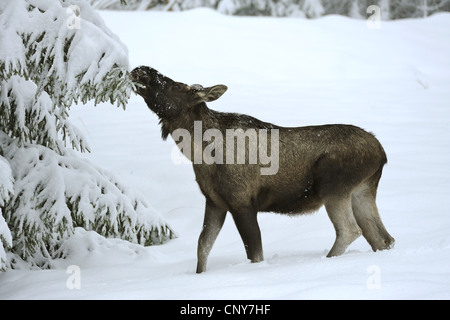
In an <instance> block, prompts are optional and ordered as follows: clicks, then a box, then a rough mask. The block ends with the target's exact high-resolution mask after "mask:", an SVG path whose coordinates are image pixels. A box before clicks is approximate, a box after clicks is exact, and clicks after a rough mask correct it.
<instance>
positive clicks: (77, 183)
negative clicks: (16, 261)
mask: <svg viewBox="0 0 450 320" xmlns="http://www.w3.org/2000/svg"><path fill="white" fill-rule="evenodd" d="M0 148H1V149H2V150H3V153H4V154H3V156H4V157H5V158H6V160H7V161H8V163H9V164H10V166H11V169H12V172H13V175H14V180H15V184H14V190H13V191H14V195H13V196H12V197H11V200H10V201H9V202H8V203H7V205H6V206H5V207H4V212H3V214H4V216H5V218H6V220H7V221H8V224H9V225H10V229H11V233H12V235H13V237H12V239H13V240H12V244H11V237H7V238H5V239H6V240H7V241H6V243H7V244H9V245H12V251H14V252H15V253H16V254H18V255H19V256H20V257H21V258H22V259H23V260H25V261H28V262H31V263H33V264H35V265H37V266H40V267H46V266H48V264H49V263H51V260H52V259H55V258H59V257H61V256H63V254H64V252H61V250H60V247H61V245H62V243H63V242H64V241H65V240H67V239H68V238H69V237H70V236H71V235H72V234H73V233H74V229H75V228H76V227H82V228H84V229H86V230H93V231H96V232H98V233H100V234H102V235H103V236H105V237H115V238H121V239H123V240H127V241H130V242H133V243H138V244H141V245H146V246H147V245H155V244H162V243H164V242H166V241H167V240H169V239H171V238H173V237H175V233H174V232H173V231H172V229H171V228H170V226H169V225H168V224H166V223H165V222H164V220H163V219H162V217H161V216H160V214H159V213H158V212H157V211H156V210H155V209H153V207H152V206H151V205H150V204H149V203H148V202H147V201H146V200H145V199H144V198H143V197H142V196H140V195H139V194H137V193H136V192H135V191H134V190H132V189H130V188H127V187H126V186H124V185H122V183H120V181H118V180H117V179H116V178H115V177H114V176H113V175H112V174H111V173H109V172H107V171H105V170H102V169H100V168H97V167H95V166H94V165H93V164H92V163H90V162H89V161H88V160H85V159H81V158H79V157H78V156H77V154H76V153H75V152H74V151H72V150H69V149H67V150H66V151H65V152H64V153H63V154H58V153H56V152H54V151H52V150H50V149H48V148H45V147H42V146H40V145H34V144H27V145H25V146H23V147H22V148H19V147H18V140H17V139H11V138H10V137H8V136H7V135H6V134H4V133H2V132H0ZM3 163H4V161H2V158H0V166H1V165H2V164H3ZM1 169H2V168H1V167H0V173H1V172H2V170H1ZM6 187H7V188H8V189H7V190H8V191H9V192H11V191H12V190H11V185H9V184H7V185H6ZM1 191H2V189H1V188H0V196H2V195H4V193H1ZM0 204H1V203H0ZM2 223H3V221H2V220H1V219H0V235H1V234H2V233H1V231H2ZM0 248H1V247H0ZM1 253H2V252H1V249H0V256H1Z"/></svg>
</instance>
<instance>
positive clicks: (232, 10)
mask: <svg viewBox="0 0 450 320" xmlns="http://www.w3.org/2000/svg"><path fill="white" fill-rule="evenodd" d="M89 1H90V3H91V5H92V6H93V7H94V8H97V9H114V10H166V11H180V10H188V9H193V8H198V7H207V8H212V9H215V10H218V11H219V12H221V13H224V14H231V15H243V16H276V17H285V16H296V17H304V18H318V17H321V16H325V15H330V14H338V15H343V16H348V17H352V18H358V19H365V18H366V17H367V8H368V7H369V6H371V5H377V6H379V7H380V8H381V11H382V18H383V19H384V20H393V19H404V18H423V17H427V16H430V15H432V14H434V13H436V12H442V11H450V0H339V1H337V0H126V4H124V3H123V2H124V1H123V0H89Z"/></svg>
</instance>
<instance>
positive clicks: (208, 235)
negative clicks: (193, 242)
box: [197, 200, 227, 273]
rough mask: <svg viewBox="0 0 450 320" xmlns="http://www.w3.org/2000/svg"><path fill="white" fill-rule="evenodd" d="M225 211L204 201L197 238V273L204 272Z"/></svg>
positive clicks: (225, 213)
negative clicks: (204, 206) (202, 218)
mask: <svg viewBox="0 0 450 320" xmlns="http://www.w3.org/2000/svg"><path fill="white" fill-rule="evenodd" d="M226 215H227V211H226V210H224V209H222V208H219V207H217V206H215V205H214V204H212V203H211V202H210V201H208V200H206V208H205V218H204V221H203V229H202V232H201V233H200V237H199V238H198V247H197V273H201V272H204V271H205V270H206V262H207V260H208V256H209V253H210V252H211V249H212V247H213V244H214V242H215V241H216V238H217V236H218V234H219V232H220V230H221V229H222V226H223V223H224V221H225V217H226Z"/></svg>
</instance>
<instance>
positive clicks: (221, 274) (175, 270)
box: [0, 9, 450, 299]
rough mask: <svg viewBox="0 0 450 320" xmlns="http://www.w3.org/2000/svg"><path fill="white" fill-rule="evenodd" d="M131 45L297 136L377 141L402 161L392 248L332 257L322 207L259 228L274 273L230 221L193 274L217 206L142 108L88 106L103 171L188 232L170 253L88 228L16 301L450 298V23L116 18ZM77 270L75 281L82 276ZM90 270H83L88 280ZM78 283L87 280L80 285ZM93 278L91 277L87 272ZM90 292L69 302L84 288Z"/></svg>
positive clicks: (231, 107)
mask: <svg viewBox="0 0 450 320" xmlns="http://www.w3.org/2000/svg"><path fill="white" fill-rule="evenodd" d="M102 16H103V18H104V19H105V21H106V24H107V25H108V26H109V27H110V28H111V29H112V30H113V31H114V32H115V33H117V34H118V35H119V36H120V38H121V39H122V41H123V42H124V43H125V44H126V45H127V46H128V49H129V55H130V62H131V66H132V67H134V66H137V65H141V64H145V65H151V66H153V67H155V68H157V69H159V70H160V71H161V72H162V73H164V74H166V75H168V76H170V77H172V78H173V79H175V80H178V81H182V82H185V83H188V84H192V83H201V84H203V85H214V84H219V83H223V84H226V85H227V86H228V87H229V90H228V92H227V93H226V94H225V95H224V96H223V97H222V98H221V99H219V100H218V101H217V102H214V103H211V104H210V107H211V108H214V109H217V110H221V111H237V112H242V113H248V114H251V115H253V116H256V117H258V118H260V119H262V120H265V121H270V122H275V123H277V124H279V125H285V126H301V125H309V124H324V123H351V124H355V125H359V126H361V127H363V128H366V129H367V130H370V131H373V132H374V133H376V135H377V137H378V138H379V140H380V141H381V142H382V143H383V145H384V146H385V149H386V152H387V154H388V158H389V163H388V165H387V166H386V167H385V171H384V175H383V177H382V179H381V183H380V187H379V193H378V206H379V209H380V212H381V216H382V219H383V221H384V224H385V225H386V227H387V229H388V231H389V232H390V233H391V235H392V236H394V237H395V238H396V246H395V248H394V249H393V250H390V251H383V252H377V253H373V252H372V251H371V250H370V247H369V245H368V244H367V242H365V240H364V239H363V238H360V239H358V240H357V241H355V242H354V243H353V244H352V245H351V246H350V248H349V250H348V252H347V253H346V254H345V255H342V256H340V257H337V258H332V259H327V258H325V256H326V254H327V252H328V250H329V249H330V248H331V246H332V244H333V241H334V237H335V235H334V229H333V227H332V225H331V222H330V221H329V219H328V217H327V215H326V212H325V211H324V209H321V210H320V211H319V212H317V213H316V214H314V215H307V216H301V217H297V218H289V217H285V216H281V215H275V214H269V213H264V214H260V216H259V221H260V227H261V232H262V237H263V246H264V254H265V258H266V260H265V261H264V262H262V263H258V264H251V263H249V262H248V261H247V260H246V257H245V252H244V248H243V245H242V242H241V239H240V237H239V234H238V233H237V230H236V228H235V226H234V224H233V221H232V219H231V217H228V218H227V221H226V222H225V226H224V228H223V230H222V232H221V234H220V235H219V237H218V239H217V241H216V244H215V246H214V248H213V250H212V252H211V255H210V259H209V263H208V271H207V272H206V273H203V274H200V275H197V274H195V273H194V272H195V266H196V245H197V238H198V235H199V233H200V229H201V225H202V219H203V210H204V209H203V206H204V198H203V196H202V195H201V194H200V191H199V189H198V187H197V185H196V182H195V180H194V175H193V171H192V168H191V166H190V165H186V164H175V163H174V162H173V161H172V158H171V152H172V150H173V148H174V146H175V144H174V143H173V141H171V140H170V138H169V139H168V141H166V142H163V141H162V140H161V138H160V131H159V130H160V129H159V126H158V121H157V118H156V116H155V115H154V114H153V113H152V112H151V111H149V110H148V109H147V107H146V105H145V103H144V101H143V100H142V99H141V98H139V97H137V96H133V98H132V99H131V100H130V103H129V105H128V107H127V110H126V111H123V110H122V109H117V108H116V107H113V106H110V105H107V104H105V105H101V106H98V107H96V108H93V107H92V105H91V104H90V105H88V106H74V107H73V109H72V112H71V118H72V121H73V122H74V123H75V124H76V125H78V126H79V128H80V129H82V130H84V131H85V132H86V134H87V136H88V138H89V141H90V144H91V147H92V148H91V149H92V154H90V155H86V157H89V158H90V159H91V160H92V161H93V162H95V163H96V164H99V165H101V166H102V167H104V168H107V169H109V170H111V171H113V172H114V173H116V174H117V175H118V176H119V178H121V179H122V180H123V181H124V182H127V183H128V184H130V185H134V186H135V188H136V189H137V190H138V191H140V192H141V193H143V194H144V195H145V196H146V197H147V198H148V200H149V202H150V203H152V204H153V206H154V207H155V208H157V209H158V210H159V211H160V212H161V213H162V214H163V215H164V217H165V218H166V220H168V221H169V223H170V224H171V225H172V226H173V228H174V229H175V230H176V231H177V232H178V234H179V237H178V238H177V239H175V240H172V241H170V242H169V243H167V244H165V245H163V246H157V247H147V248H143V247H141V246H137V245H132V244H129V243H126V242H124V241H121V240H116V239H113V240H107V239H104V238H102V237H100V236H98V235H96V234H94V233H92V232H85V231H83V230H77V233H76V235H75V236H74V237H72V238H71V239H70V243H69V244H68V245H69V246H70V248H71V250H70V254H69V257H68V258H67V259H66V260H62V261H59V262H58V265H59V266H60V268H59V269H56V270H44V271H27V270H12V271H8V272H6V273H2V274H0V298H2V299H19V298H22V299H450V232H449V230H450V215H449V214H450V212H449V211H448V207H449V206H450V197H449V196H450V170H449V165H450V102H449V101H450V55H449V52H450V14H439V15H436V16H433V17H431V18H428V19H425V20H403V21H395V22H382V24H381V27H382V29H381V30H369V29H368V28H367V26H366V23H365V21H358V20H351V19H348V18H344V17H338V16H330V17H325V18H322V19H318V20H303V19H281V18H279V19H273V18H238V17H229V16H222V15H219V14H217V13H215V12H212V11H209V10H205V9H199V10H194V11H190V12H183V13H157V12H127V13H125V12H102ZM69 265H75V266H77V267H75V269H69V271H68V273H67V272H66V271H67V267H68V266H69ZM77 268H79V269H77ZM74 270H75V271H74ZM78 271H79V272H80V273H77V272H78ZM76 275H79V276H80V277H79V280H80V282H79V285H80V287H79V289H77V288H75V289H70V288H73V287H74V286H76V285H77V284H78V283H77V282H73V281H72V280H73V279H74V277H75V276H76Z"/></svg>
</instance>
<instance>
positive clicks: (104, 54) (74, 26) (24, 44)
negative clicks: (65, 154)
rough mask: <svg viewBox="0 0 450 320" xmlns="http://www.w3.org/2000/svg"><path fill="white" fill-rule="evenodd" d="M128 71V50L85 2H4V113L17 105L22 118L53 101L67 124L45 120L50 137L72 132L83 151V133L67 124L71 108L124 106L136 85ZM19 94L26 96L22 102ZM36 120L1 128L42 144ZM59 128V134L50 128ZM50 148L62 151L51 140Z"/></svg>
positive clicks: (0, 72) (0, 53)
mask: <svg viewBox="0 0 450 320" xmlns="http://www.w3.org/2000/svg"><path fill="white" fill-rule="evenodd" d="M77 14H79V16H78V15H77ZM128 69H129V65H128V52H127V48H126V47H125V45H123V44H122V43H121V42H120V40H119V39H118V38H117V36H115V35H114V34H113V33H112V32H111V31H110V30H109V29H108V28H107V27H106V26H105V24H104V22H103V21H102V19H101V18H100V16H99V15H98V14H97V13H96V12H95V11H94V10H93V9H92V8H91V7H90V6H89V5H88V4H87V3H86V2H85V1H80V0H72V1H62V0H60V1H55V0H6V1H2V2H1V3H0V76H1V78H0V79H1V81H0V85H1V86H2V97H1V99H0V111H1V112H2V113H4V115H11V114H12V112H13V109H14V113H17V112H19V113H22V115H19V116H23V115H25V114H26V113H27V111H28V112H29V111H30V110H24V109H26V108H30V107H31V106H36V105H38V104H41V105H42V104H44V105H46V106H47V107H46V108H44V109H48V106H49V105H50V101H51V102H52V103H53V105H54V107H53V108H55V109H53V113H54V114H56V115H59V116H61V117H62V122H64V124H62V123H52V124H50V123H49V122H46V125H47V126H49V127H48V128H44V129H45V130H46V132H47V133H46V134H47V136H51V135H53V136H55V135H56V134H57V132H60V133H62V134H63V136H67V135H68V136H69V138H70V140H71V141H70V142H71V143H72V146H73V147H75V148H76V149H81V150H84V149H85V148H84V146H83V144H81V143H80V141H81V140H83V137H77V136H76V135H77V134H79V132H75V131H76V129H74V127H72V126H70V125H68V124H67V123H66V117H67V113H68V111H67V109H68V108H69V107H70V106H71V105H72V104H73V103H74V102H79V101H81V102H83V103H85V102H87V101H88V100H94V101H95V104H98V103H100V102H106V101H109V102H111V103H116V104H117V105H118V106H122V107H125V105H126V103H127V101H128V99H129V97H130V95H131V91H132V86H133V84H132V82H131V80H130V79H129V77H128ZM18 77H19V78H18ZM19 83H20V84H26V87H27V88H28V90H27V92H23V91H24V89H17V84H19ZM32 84H34V86H35V88H33V87H32ZM19 87H20V86H19ZM18 91H20V92H18ZM20 94H25V95H24V96H25V98H24V100H23V101H21V99H20ZM33 95H34V97H33ZM49 99H50V101H49ZM8 100H9V101H10V102H9V103H8ZM56 108H57V109H58V110H56ZM8 109H9V110H8ZM35 111H39V108H35ZM8 112H9V114H8ZM38 116H39V117H42V116H43V114H42V113H41V114H38ZM19 120H21V121H22V120H23V119H22V118H20V119H19ZM33 124H34V123H33V122H27V121H25V122H21V123H19V124H18V125H17V127H16V128H15V129H18V131H14V130H12V129H14V128H12V127H11V126H9V127H4V126H2V127H1V128H2V129H3V130H5V129H6V130H5V131H7V132H8V134H10V135H11V136H13V137H19V138H20V139H21V140H23V141H27V142H36V143H40V142H39V141H38V140H35V139H34V138H36V137H35V136H34V135H33V134H31V131H32V130H35V127H33V126H32V125H33ZM3 125H4V123H3ZM26 127H27V128H28V130H27V129H26ZM55 129H56V131H57V132H52V133H50V132H49V131H50V130H53V131H55ZM27 131H28V132H27ZM70 132H72V133H73V134H74V135H71V134H70ZM44 140H45V139H44ZM46 141H47V140H46ZM46 146H48V147H50V148H52V149H54V150H58V149H59V145H58V144H57V143H53V142H47V143H46Z"/></svg>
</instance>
